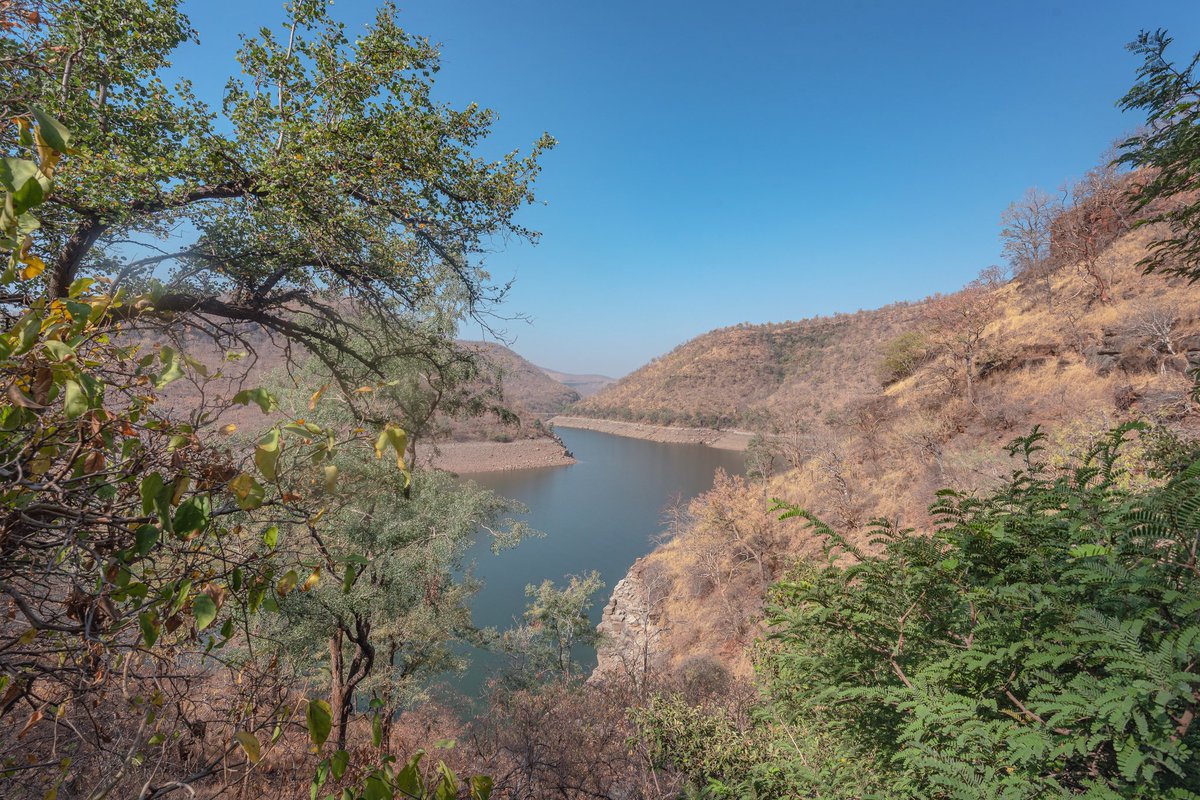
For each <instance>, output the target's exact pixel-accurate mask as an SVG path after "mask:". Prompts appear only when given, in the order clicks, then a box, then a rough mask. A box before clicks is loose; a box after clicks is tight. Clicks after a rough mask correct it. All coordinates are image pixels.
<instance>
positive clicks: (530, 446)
mask: <svg viewBox="0 0 1200 800" xmlns="http://www.w3.org/2000/svg"><path fill="white" fill-rule="evenodd" d="M421 461H422V463H423V464H425V465H426V466H433V467H435V468H437V469H444V470H446V471H447V472H454V473H457V474H459V475H471V474H478V473H481V472H507V471H509V470H517V469H537V468H539V467H565V466H567V465H568V464H574V463H575V459H574V458H573V457H572V456H571V453H570V452H569V451H568V450H567V449H566V448H565V447H563V445H562V443H561V442H559V441H556V440H555V439H553V438H551V437H548V436H547V437H541V438H538V439H517V440H515V441H511V442H444V443H441V444H439V445H438V452H437V453H436V454H435V455H431V456H426V457H424V458H422V459H421Z"/></svg>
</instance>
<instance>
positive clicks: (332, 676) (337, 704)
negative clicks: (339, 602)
mask: <svg viewBox="0 0 1200 800" xmlns="http://www.w3.org/2000/svg"><path fill="white" fill-rule="evenodd" d="M342 669H343V667H342V628H341V626H340V625H339V626H338V627H337V629H336V630H335V631H334V632H333V635H332V636H330V637H329V709H330V711H332V712H333V713H332V715H331V716H332V717H333V730H332V731H330V734H331V735H332V737H333V740H334V741H335V742H345V739H346V733H345V727H344V725H343V720H344V717H343V716H342V713H341V709H342V706H343V702H342V696H343V694H344V693H345V691H344V689H343V686H344V681H343V672H342ZM341 747H342V745H341V744H339V745H338V749H341Z"/></svg>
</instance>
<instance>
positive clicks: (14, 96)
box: [0, 0, 553, 374]
mask: <svg viewBox="0 0 1200 800" xmlns="http://www.w3.org/2000/svg"><path fill="white" fill-rule="evenodd" d="M41 8H42V11H41V13H40V15H39V17H38V22H37V23H29V24H27V25H25V26H24V28H23V29H22V30H23V32H24V34H25V35H24V37H23V38H22V37H17V36H12V35H10V36H8V37H7V38H6V40H5V42H4V44H3V50H4V51H5V52H6V53H8V54H9V56H10V58H9V62H10V63H11V64H12V69H11V70H10V74H9V80H10V84H9V86H8V87H7V94H6V96H5V100H4V102H5V105H7V106H8V107H10V108H23V107H25V106H28V105H31V104H36V105H40V106H42V107H44V108H45V109H46V110H47V111H48V112H50V113H51V114H54V115H55V116H57V117H58V118H60V119H65V120H70V124H71V126H72V130H73V132H74V138H73V146H74V147H75V148H76V149H78V150H79V151H80V152H83V153H87V154H88V157H87V158H86V159H76V160H71V161H69V162H68V167H67V168H66V169H65V170H64V171H63V172H62V174H61V175H60V178H59V181H58V183H57V185H56V187H55V190H54V192H53V193H52V194H51V195H50V196H49V197H48V198H47V206H46V211H45V213H44V219H43V225H42V226H41V228H39V229H38V230H36V231H34V232H33V233H32V239H33V245H34V246H35V247H36V248H37V249H38V250H39V251H41V252H44V253H47V254H49V257H48V258H47V262H48V265H49V266H48V269H47V275H46V286H45V289H46V292H47V296H48V297H49V298H51V299H55V298H62V297H65V296H66V295H67V292H68V288H69V287H70V286H71V284H72V283H73V282H74V281H75V280H76V279H78V278H80V277H84V276H88V277H93V278H95V277H101V276H103V277H107V278H110V279H112V280H113V282H114V284H113V285H114V287H115V288H125V289H126V290H127V291H129V290H132V291H135V292H145V293H146V294H145V297H144V299H143V300H142V301H141V302H139V303H136V304H130V305H127V306H125V307H124V308H123V309H122V310H121V312H120V314H119V315H117V316H118V317H119V318H136V319H138V320H140V321H144V322H146V323H149V322H152V321H162V320H169V321H171V323H172V324H176V325H177V324H180V323H184V322H186V323H189V324H193V325H196V326H198V327H200V328H201V329H203V330H207V331H209V332H210V333H212V334H214V335H215V336H218V337H220V336H227V335H228V330H229V327H230V325H231V323H253V324H254V325H257V326H260V327H262V328H263V329H265V330H267V331H269V332H270V333H272V334H273V335H276V336H281V337H283V338H284V339H285V340H288V341H291V342H295V343H299V344H301V345H303V347H304V348H306V349H307V350H309V351H311V352H313V353H315V354H317V355H318V356H319V357H320V358H322V359H323V360H325V361H326V363H327V364H328V365H330V367H331V368H335V369H336V370H337V371H338V372H339V374H341V373H343V372H344V371H346V370H351V369H353V370H357V371H364V372H367V373H375V374H378V373H377V370H376V368H375V360H374V356H375V355H376V354H377V353H379V352H387V351H389V349H390V340H389V338H388V334H389V333H390V332H391V331H392V330H394V329H395V328H396V327H398V326H403V325H405V324H406V322H407V318H406V316H405V314H406V312H407V313H412V312H418V313H420V312H424V311H427V308H428V306H429V304H431V303H436V304H438V305H439V306H441V307H445V308H456V309H459V310H461V311H464V312H466V313H479V312H481V311H482V310H483V309H484V308H485V307H486V306H487V304H488V302H489V301H491V300H494V299H496V298H497V297H498V296H500V294H501V293H502V289H500V288H498V287H496V286H493V285H492V284H491V283H490V281H489V278H488V276H487V274H486V273H485V272H484V271H483V270H482V269H481V267H480V266H479V265H478V263H477V262H476V261H475V260H474V258H475V256H476V255H477V254H478V253H479V252H481V250H483V249H484V248H485V247H486V246H487V243H488V241H489V240H490V239H491V238H492V237H495V236H506V235H515V236H518V237H526V238H533V236H534V234H532V232H531V231H529V230H527V229H526V228H524V227H522V226H521V225H519V224H518V223H517V222H516V221H515V220H514V215H515V214H516V212H517V211H518V210H519V209H520V208H521V207H522V206H523V205H524V204H526V203H528V202H529V201H531V200H532V199H533V196H532V182H533V180H534V178H535V176H536V175H537V173H538V169H539V167H538V157H539V156H540V155H541V154H542V153H543V152H545V150H546V149H548V148H549V147H551V146H552V145H553V140H552V139H550V138H549V137H548V136H544V137H542V138H541V139H540V140H538V142H536V143H535V145H534V146H533V149H532V152H531V154H530V155H528V156H520V155H519V154H517V153H510V154H509V155H507V156H505V157H503V158H501V159H499V160H497V161H487V160H484V159H481V158H478V157H477V156H476V155H475V147H476V145H478V144H479V143H480V142H481V141H482V140H483V139H485V138H486V137H487V135H488V133H489V130H490V127H491V125H492V122H493V120H494V119H495V115H494V114H493V113H492V112H491V111H488V110H486V109H482V108H480V107H478V106H475V105H471V106H468V107H467V108H465V109H462V110H455V109H452V108H449V107H447V106H445V105H442V104H440V103H438V102H437V101H436V100H435V99H434V97H433V93H432V90H433V85H432V76H433V74H434V73H436V71H437V69H438V53H437V51H436V50H435V49H434V48H433V47H432V46H431V45H429V44H428V42H426V41H425V40H422V39H418V38H416V37H413V36H411V35H409V34H408V33H406V32H404V31H403V30H402V29H401V28H400V27H399V25H398V23H397V11H396V8H395V7H394V6H393V5H385V6H384V7H383V8H381V9H380V11H379V12H378V14H377V16H376V18H375V20H374V22H373V23H372V24H371V26H370V27H369V28H368V29H367V30H366V31H365V32H364V33H363V34H362V35H361V36H358V37H357V38H354V39H351V38H350V37H349V36H348V35H347V33H346V31H345V30H344V26H342V25H341V24H340V23H338V22H336V21H335V20H333V19H332V18H331V17H330V16H329V13H328V6H327V3H326V2H325V0H296V2H294V3H292V4H290V5H289V6H288V9H287V12H288V19H287V22H286V24H285V27H284V29H283V31H282V37H277V36H276V34H275V33H274V32H272V31H270V30H263V31H262V32H261V33H260V35H259V36H258V37H253V38H248V39H246V40H245V41H244V43H243V46H242V48H241V50H240V51H239V53H238V60H239V62H240V63H241V65H242V68H243V71H244V76H239V77H234V78H231V79H230V82H229V84H228V87H227V90H226V95H225V100H224V103H223V106H222V109H221V110H220V112H216V111H214V110H212V109H210V108H209V107H208V106H206V105H205V104H204V103H203V102H201V101H200V100H198V99H197V98H196V97H195V96H194V94H193V92H192V90H191V87H190V85H189V84H188V83H187V82H186V81H183V82H181V83H180V84H179V85H178V86H176V87H174V88H170V87H168V86H167V85H166V84H165V82H164V81H163V79H162V77H161V71H162V70H163V69H164V68H166V67H167V66H168V63H169V62H168V58H169V55H170V52H171V51H172V50H173V49H174V48H175V47H177V46H178V45H180V44H182V43H183V42H185V41H188V40H189V39H192V38H194V33H193V32H192V31H191V30H190V28H189V26H188V21H187V18H186V17H184V16H183V15H182V14H181V13H180V12H179V10H178V7H177V3H176V2H175V0H167V2H161V3H150V2H148V0H115V1H113V2H109V1H108V0H105V2H100V0H81V2H80V3H56V2H46V3H43V4H41ZM129 20H137V21H138V30H137V31H136V34H135V33H134V32H133V31H132V30H131V28H130V25H129ZM18 135H19V131H18V130H15V129H14V128H5V130H4V131H3V133H2V134H0V142H2V143H3V146H4V149H5V151H6V153H10V154H11V153H12V152H14V150H15V149H16V148H18V146H19V143H18ZM181 226H182V227H184V228H187V227H190V228H192V229H194V230H195V231H196V237H195V241H193V242H191V243H190V244H188V245H187V246H185V247H183V248H179V249H175V250H171V251H164V250H162V249H160V248H159V247H157V246H156V244H155V243H154V241H153V238H154V237H155V236H157V235H161V234H163V233H165V232H166V231H168V230H173V229H178V228H180V227H181ZM367 317H372V318H375V319H377V320H379V321H380V322H379V325H378V326H377V327H376V328H375V330H376V331H377V332H378V334H377V335H371V332H370V330H368V329H366V328H364V327H363V326H362V325H361V324H360V323H361V322H362V320H363V319H364V318H367ZM351 334H353V336H352V335H351ZM351 338H354V339H355V340H357V341H358V342H360V343H365V344H367V345H369V347H370V350H369V351H368V352H363V351H361V350H360V349H358V348H351V347H349V346H347V344H346V342H347V341H348V340H350V339H351Z"/></svg>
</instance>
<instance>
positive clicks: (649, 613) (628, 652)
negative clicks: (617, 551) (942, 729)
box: [591, 558, 667, 681]
mask: <svg viewBox="0 0 1200 800" xmlns="http://www.w3.org/2000/svg"><path fill="white" fill-rule="evenodd" d="M660 600H661V598H660V597H659V596H658V592H656V582H655V580H654V576H653V574H647V569H646V564H645V559H641V558H639V559H638V560H637V561H635V562H634V564H633V566H632V567H630V569H629V572H628V573H627V574H626V575H625V577H624V578H623V579H621V580H620V581H618V582H617V585H616V586H615V587H613V592H612V596H611V598H610V599H609V601H608V605H607V606H605V607H604V612H603V614H602V615H601V618H600V625H599V626H597V630H598V631H599V632H600V636H601V639H600V644H599V645H598V646H597V647H596V657H597V663H596V669H595V670H594V671H593V672H592V677H591V680H592V681H600V680H603V679H605V678H608V677H618V676H635V677H637V676H642V675H645V674H646V673H647V672H652V671H654V669H655V668H656V666H658V664H659V662H660V661H661V655H660V650H661V643H662V639H663V634H664V633H665V631H666V626H667V622H666V619H665V614H664V612H663V610H662V605H661V602H660Z"/></svg>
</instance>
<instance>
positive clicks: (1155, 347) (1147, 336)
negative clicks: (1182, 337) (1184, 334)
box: [1129, 300, 1180, 373]
mask: <svg viewBox="0 0 1200 800" xmlns="http://www.w3.org/2000/svg"><path fill="white" fill-rule="evenodd" d="M1179 318H1180V310H1179V306H1178V305H1177V304H1176V303H1174V302H1171V301H1169V300H1167V301H1159V302H1146V303H1143V304H1142V305H1140V306H1139V307H1138V308H1137V309H1135V311H1134V312H1133V314H1132V315H1131V316H1130V319H1129V329H1130V330H1131V331H1132V332H1133V333H1135V334H1137V335H1138V336H1141V337H1142V338H1143V339H1144V340H1146V344H1145V347H1146V348H1147V349H1149V350H1150V352H1151V353H1153V354H1154V356H1155V357H1156V358H1157V359H1158V371H1159V372H1160V373H1162V372H1166V369H1167V361H1168V359H1170V357H1171V356H1174V355H1176V351H1175V330H1176V328H1177V327H1178V325H1179Z"/></svg>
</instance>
